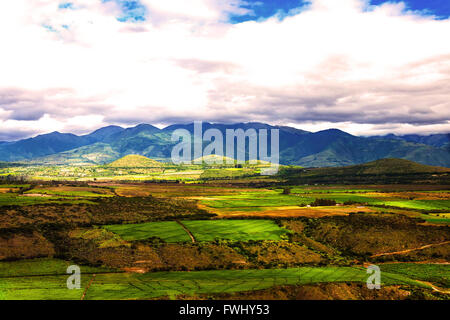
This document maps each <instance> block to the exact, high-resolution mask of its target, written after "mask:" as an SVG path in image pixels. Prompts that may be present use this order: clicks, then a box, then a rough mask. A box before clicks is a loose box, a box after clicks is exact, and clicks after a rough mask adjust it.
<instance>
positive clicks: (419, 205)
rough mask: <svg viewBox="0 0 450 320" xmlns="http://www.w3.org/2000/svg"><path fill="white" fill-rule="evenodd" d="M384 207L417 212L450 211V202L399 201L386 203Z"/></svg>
mask: <svg viewBox="0 0 450 320" xmlns="http://www.w3.org/2000/svg"><path fill="white" fill-rule="evenodd" d="M384 205H386V206H392V207H398V208H407V209H416V210H450V200H398V201H386V202H384Z"/></svg>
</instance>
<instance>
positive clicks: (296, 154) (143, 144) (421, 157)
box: [0, 122, 450, 167]
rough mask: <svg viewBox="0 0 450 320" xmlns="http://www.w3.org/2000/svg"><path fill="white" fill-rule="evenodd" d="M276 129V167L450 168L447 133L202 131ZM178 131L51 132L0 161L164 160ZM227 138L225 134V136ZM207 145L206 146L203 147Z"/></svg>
mask: <svg viewBox="0 0 450 320" xmlns="http://www.w3.org/2000/svg"><path fill="white" fill-rule="evenodd" d="M209 128H216V129H219V130H220V131H221V132H223V133H225V130H226V129H234V130H235V129H238V128H241V129H244V130H247V129H249V128H254V129H279V130H280V163H281V164H286V165H300V166H304V167H334V166H346V165H354V164H361V163H366V162H369V161H374V160H378V159H383V158H400V159H407V160H411V161H415V162H418V163H422V164H426V165H434V166H444V167H450V134H434V135H428V136H422V135H403V136H396V135H393V134H389V135H386V136H372V137H359V136H354V135H351V134H348V133H346V132H344V131H341V130H338V129H328V130H323V131H319V132H308V131H303V130H300V129H296V128H292V127H286V126H271V125H268V124H264V123H255V122H254V123H237V124H211V123H203V130H207V129H209ZM176 129H186V130H188V131H189V132H193V131H194V125H193V124H176V125H171V126H168V127H166V128H164V129H159V128H157V127H155V126H152V125H149V124H140V125H137V126H135V127H131V128H122V127H119V126H107V127H104V128H101V129H98V130H96V131H94V132H92V133H90V134H87V135H75V134H71V133H59V132H52V133H49V134H43V135H38V136H36V137H33V138H28V139H23V140H19V141H13V142H0V161H8V162H26V163H32V164H45V165H68V164H72V165H84V164H104V163H109V162H112V161H114V160H117V159H119V158H121V157H123V156H126V155H129V154H138V155H143V156H146V157H149V158H152V159H157V160H168V159H169V158H170V155H171V151H172V148H173V146H174V145H175V144H176V143H174V142H172V141H171V136H172V132H173V131H174V130H176ZM224 136H225V135H224ZM206 144H207V143H206Z"/></svg>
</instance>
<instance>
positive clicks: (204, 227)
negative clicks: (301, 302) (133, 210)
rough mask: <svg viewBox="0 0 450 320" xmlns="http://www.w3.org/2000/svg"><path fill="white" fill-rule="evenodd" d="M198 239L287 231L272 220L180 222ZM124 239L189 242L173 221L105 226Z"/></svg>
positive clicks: (271, 236) (275, 235)
mask: <svg viewBox="0 0 450 320" xmlns="http://www.w3.org/2000/svg"><path fill="white" fill-rule="evenodd" d="M182 223H183V224H184V225H185V226H186V227H187V228H188V229H189V230H190V231H191V232H192V234H193V235H194V237H195V239H196V240H197V241H200V242H206V241H214V240H216V239H220V240H232V241H250V240H275V241H276V240H282V236H283V235H285V234H287V233H288V232H289V231H287V230H286V229H283V228H280V227H279V226H277V225H276V224H275V223H274V222H273V221H271V220H195V221H183V222H182ZM104 228H106V229H107V230H109V231H111V232H114V233H116V234H118V235H119V236H121V237H122V239H124V240H129V241H133V240H144V239H149V238H152V237H157V238H161V239H162V240H164V241H165V242H190V241H191V239H190V237H189V235H188V233H187V232H186V231H185V230H184V229H183V228H182V227H181V225H179V224H178V223H176V222H174V221H162V222H148V223H140V224H123V225H109V226H105V227H104Z"/></svg>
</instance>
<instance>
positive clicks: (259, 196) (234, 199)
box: [202, 190, 314, 208]
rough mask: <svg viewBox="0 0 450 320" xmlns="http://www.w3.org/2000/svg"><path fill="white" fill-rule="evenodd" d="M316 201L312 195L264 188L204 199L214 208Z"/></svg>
mask: <svg viewBox="0 0 450 320" xmlns="http://www.w3.org/2000/svg"><path fill="white" fill-rule="evenodd" d="M313 201H314V198H312V197H309V196H308V197H306V196H297V195H283V194H281V193H279V192H275V191H269V190H262V191H260V192H247V193H242V194H238V195H226V196H218V197H214V200H202V203H203V204H205V205H207V206H209V207H212V208H241V207H242V208H244V207H280V206H300V205H307V204H309V203H311V202H313Z"/></svg>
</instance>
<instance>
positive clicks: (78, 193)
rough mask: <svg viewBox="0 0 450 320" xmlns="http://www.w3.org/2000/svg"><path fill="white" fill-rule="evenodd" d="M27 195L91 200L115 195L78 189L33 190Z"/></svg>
mask: <svg viewBox="0 0 450 320" xmlns="http://www.w3.org/2000/svg"><path fill="white" fill-rule="evenodd" d="M80 189H81V188H80ZM26 194H46V195H57V196H65V197H89V198H92V197H94V198H99V197H113V196H114V195H113V194H107V193H100V192H97V193H96V192H92V191H87V190H76V188H71V189H68V190H67V189H64V188H59V189H58V188H53V189H32V190H30V191H27V192H26Z"/></svg>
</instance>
